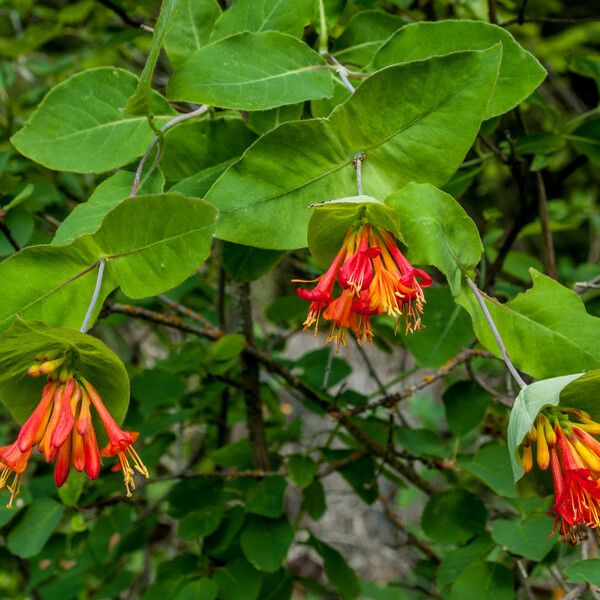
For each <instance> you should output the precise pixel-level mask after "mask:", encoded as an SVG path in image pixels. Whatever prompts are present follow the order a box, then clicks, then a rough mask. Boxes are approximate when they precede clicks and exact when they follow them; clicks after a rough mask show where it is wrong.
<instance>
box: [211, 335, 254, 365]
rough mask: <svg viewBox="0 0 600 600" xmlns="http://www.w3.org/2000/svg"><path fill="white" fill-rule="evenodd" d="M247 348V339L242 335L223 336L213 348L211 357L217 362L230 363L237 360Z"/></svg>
mask: <svg viewBox="0 0 600 600" xmlns="http://www.w3.org/2000/svg"><path fill="white" fill-rule="evenodd" d="M245 346H246V338H245V337H244V336H243V335H241V334H240V333H229V334H226V335H223V336H221V337H220V338H219V339H218V340H217V341H216V342H215V343H214V344H213V345H212V346H211V347H210V355H211V358H212V359H213V360H216V361H219V362H220V361H229V360H231V359H232V358H237V357H238V356H239V355H240V354H241V353H242V351H243V350H244V348H245Z"/></svg>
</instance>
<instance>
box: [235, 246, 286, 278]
mask: <svg viewBox="0 0 600 600" xmlns="http://www.w3.org/2000/svg"><path fill="white" fill-rule="evenodd" d="M283 256H284V253H283V252H281V251H279V250H263V249H262V248H252V247H250V246H241V245H240V244H232V243H231V242H225V244H224V246H223V267H224V269H225V271H226V273H227V275H228V276H229V279H231V280H232V281H236V282H243V281H254V280H256V279H259V278H260V277H262V276H263V275H266V274H267V273H268V272H270V271H271V269H272V268H273V267H274V266H275V265H276V264H277V263H278V262H279V261H280V260H281V259H282V258H283Z"/></svg>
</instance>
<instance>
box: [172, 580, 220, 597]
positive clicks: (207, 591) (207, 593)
mask: <svg viewBox="0 0 600 600" xmlns="http://www.w3.org/2000/svg"><path fill="white" fill-rule="evenodd" d="M218 593H219V586H218V585H217V584H216V583H215V582H214V581H212V580H210V579H208V578H207V577H203V578H202V579H198V580H197V581H190V582H189V583H186V584H185V585H184V586H183V587H182V588H181V589H180V590H179V592H178V593H177V595H176V596H175V600H215V598H216V597H217V594H218Z"/></svg>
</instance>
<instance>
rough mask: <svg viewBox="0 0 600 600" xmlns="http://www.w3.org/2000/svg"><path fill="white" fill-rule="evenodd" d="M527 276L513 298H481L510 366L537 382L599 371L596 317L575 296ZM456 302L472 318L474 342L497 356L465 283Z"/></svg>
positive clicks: (599, 330)
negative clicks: (526, 283)
mask: <svg viewBox="0 0 600 600" xmlns="http://www.w3.org/2000/svg"><path fill="white" fill-rule="evenodd" d="M529 272H530V274H531V278H532V280H533V287H532V288H531V289H529V290H527V291H526V292H524V293H521V294H519V295H518V296H517V297H516V298H515V299H514V300H511V301H510V302H507V303H506V304H500V303H499V302H498V301H497V300H495V299H492V298H489V297H487V296H486V297H485V303H486V305H487V307H488V309H489V311H490V314H491V315H492V319H493V320H494V323H495V324H496V327H497V328H498V331H499V332H500V336H501V337H502V340H503V341H504V344H505V346H506V350H507V352H508V355H509V356H510V357H511V359H512V361H513V363H514V364H515V366H516V367H517V368H518V369H520V370H521V371H525V372H526V373H529V375H531V376H532V377H536V378H539V379H544V378H547V377H553V376H555V375H566V374H568V373H574V372H579V371H585V370H591V369H596V368H599V367H600V319H599V318H598V317H593V316H591V315H590V314H588V312H587V311H586V309H585V305H584V304H583V302H582V301H581V298H580V297H579V296H577V294H575V292H573V291H571V290H569V289H567V288H566V287H564V286H562V285H561V284H560V283H558V282H556V281H554V280H553V279H551V278H550V277H546V276H545V275H542V274H541V273H538V272H537V271H536V270H534V269H530V270H529ZM457 302H459V303H460V304H461V305H462V306H464V308H466V309H467V311H468V312H469V314H470V315H471V319H472V321H473V328H474V329H475V334H476V335H477V338H478V339H479V341H480V342H481V343H482V344H483V345H484V346H485V347H486V348H487V349H488V350H489V351H490V352H493V353H494V354H495V355H496V356H498V357H500V356H501V354H500V349H499V348H498V345H497V343H496V340H495V339H494V337H493V335H492V333H491V331H490V328H489V325H488V324H487V321H486V320H485V318H484V316H483V314H482V312H481V307H480V306H479V304H478V302H477V299H476V297H475V295H474V294H473V292H471V290H470V289H469V288H468V287H467V286H466V285H465V286H464V293H463V294H461V295H460V296H458V297H457ZM533 348H539V349H542V350H540V351H539V352H538V351H532V349H533Z"/></svg>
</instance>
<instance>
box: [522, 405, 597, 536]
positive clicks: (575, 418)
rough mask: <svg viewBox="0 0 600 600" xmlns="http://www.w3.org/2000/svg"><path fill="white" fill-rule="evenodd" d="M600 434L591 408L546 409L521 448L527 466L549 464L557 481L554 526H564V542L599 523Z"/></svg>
mask: <svg viewBox="0 0 600 600" xmlns="http://www.w3.org/2000/svg"><path fill="white" fill-rule="evenodd" d="M592 434H593V435H598V434H600V423H596V422H595V421H593V420H592V419H591V418H590V415H589V414H587V413H586V412H584V411H582V410H578V409H574V408H553V409H545V410H544V411H543V412H542V413H540V414H539V415H538V416H537V419H536V421H535V423H534V425H533V427H532V428H531V431H530V432H529V433H528V434H527V436H526V437H525V440H524V442H523V446H522V448H521V459H522V463H523V469H524V470H525V472H526V473H528V472H529V471H531V469H532V468H533V462H534V454H533V444H535V459H536V462H537V465H538V466H539V468H540V469H542V470H546V469H548V467H550V469H551V471H552V480H553V483H554V504H553V507H552V510H551V513H552V514H553V515H554V519H555V520H554V531H556V529H557V528H558V527H559V525H560V533H561V535H562V537H563V540H564V541H570V542H571V543H573V544H575V543H577V542H578V541H581V539H583V537H584V535H585V531H584V527H585V526H587V527H591V528H592V529H598V528H599V527H600V442H598V440H596V439H595V438H594V437H593V435H592Z"/></svg>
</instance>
